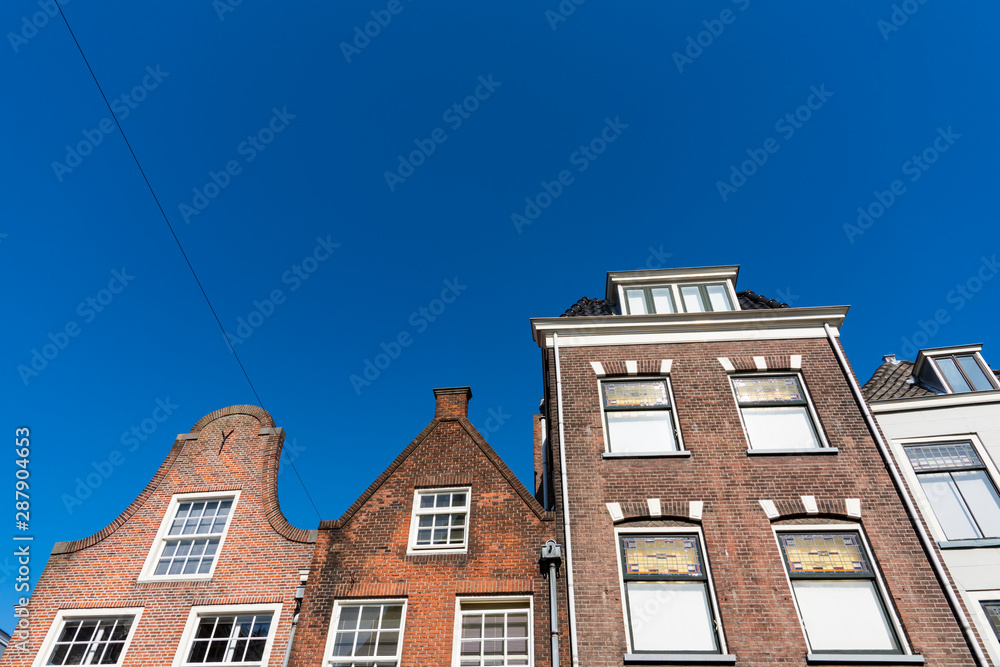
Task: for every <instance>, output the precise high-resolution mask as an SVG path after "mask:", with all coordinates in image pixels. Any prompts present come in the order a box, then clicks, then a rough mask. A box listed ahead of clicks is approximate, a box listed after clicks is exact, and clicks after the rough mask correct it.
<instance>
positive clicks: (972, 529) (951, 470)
mask: <svg viewBox="0 0 1000 667" xmlns="http://www.w3.org/2000/svg"><path fill="white" fill-rule="evenodd" d="M903 451H904V452H906V457H907V459H908V460H909V462H910V467H911V468H912V469H913V472H914V474H915V475H916V477H917V481H918V482H919V483H920V489H921V491H923V494H924V497H925V498H926V499H927V503H928V504H929V505H930V507H931V510H932V511H933V513H934V518H935V519H937V523H938V525H939V526H940V528H941V530H942V532H943V533H944V537H945V539H946V540H949V541H952V540H954V541H958V540H978V539H998V538H1000V494H998V493H997V488H996V485H995V484H994V482H993V480H992V479H991V478H990V474H989V471H988V470H987V467H986V463H985V461H984V460H983V458H982V457H981V456H980V455H979V452H978V451H977V450H976V447H975V445H973V442H972V440H964V441H961V440H960V441H941V442H932V443H922V444H910V445H905V446H904V447H903Z"/></svg>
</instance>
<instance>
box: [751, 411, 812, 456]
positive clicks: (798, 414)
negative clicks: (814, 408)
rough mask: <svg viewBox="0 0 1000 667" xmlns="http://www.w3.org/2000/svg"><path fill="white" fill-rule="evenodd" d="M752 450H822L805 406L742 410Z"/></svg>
mask: <svg viewBox="0 0 1000 667" xmlns="http://www.w3.org/2000/svg"><path fill="white" fill-rule="evenodd" d="M743 421H744V422H745V423H746V426H747V435H748V436H749V438H750V447H751V448H752V449H804V448H807V447H820V446H821V445H820V441H819V437H818V436H817V435H816V429H814V428H813V424H812V418H811V417H810V415H809V411H808V410H807V409H806V406H804V405H798V406H788V407H786V408H743Z"/></svg>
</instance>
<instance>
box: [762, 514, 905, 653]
mask: <svg viewBox="0 0 1000 667" xmlns="http://www.w3.org/2000/svg"><path fill="white" fill-rule="evenodd" d="M792 528H794V530H793V529H792ZM775 534H776V536H777V538H778V547H779V551H780V554H781V559H782V562H783V564H784V565H783V566H784V570H785V574H786V576H787V577H788V580H789V586H790V587H791V589H792V593H793V597H794V598H795V607H796V611H797V613H798V615H799V621H800V622H801V624H802V629H803V632H804V633H805V636H806V642H807V643H808V646H809V652H810V653H812V654H841V653H859V654H902V653H906V654H909V653H910V650H909V648H908V647H907V646H906V645H905V644H904V643H903V642H902V640H901V637H903V632H902V628H901V627H900V625H899V621H898V619H897V618H896V615H895V613H894V612H893V610H892V608H891V606H890V605H889V604H888V603H887V600H888V595H887V593H886V590H885V586H884V584H883V582H882V578H881V575H880V574H879V572H878V569H877V568H876V566H875V563H874V560H873V559H872V557H871V550H870V548H869V546H868V544H867V541H866V540H865V539H864V536H863V534H862V532H861V530H860V527H858V528H854V527H852V526H848V525H844V524H839V525H828V524H824V525H820V526H801V525H797V526H794V527H793V526H787V527H783V526H776V527H775Z"/></svg>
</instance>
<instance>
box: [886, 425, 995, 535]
mask: <svg viewBox="0 0 1000 667" xmlns="http://www.w3.org/2000/svg"><path fill="white" fill-rule="evenodd" d="M958 441H968V442H970V443H972V447H973V449H975V450H976V454H978V455H979V458H980V460H981V461H982V462H983V463H984V464H985V465H986V474H987V476H988V477H989V478H990V481H991V482H993V486H994V487H996V488H997V490H1000V484H998V483H997V482H998V481H1000V470H998V469H997V466H996V464H995V463H994V462H993V458H992V457H991V456H990V454H989V451H988V450H987V449H986V446H985V445H983V441H982V440H980V439H979V436H978V435H977V434H975V433H959V434H955V435H936V436H923V437H919V438H900V439H897V440H893V441H891V442H890V443H889V446H890V447H891V448H892V453H893V455H894V456H895V457H896V460H897V461H898V462H899V467H900V469H901V470H902V471H903V478H904V479H905V480H906V485H907V486H908V487H910V494H911V495H912V496H913V499H914V500H915V501H916V503H917V507H918V508H919V509H920V513H921V514H922V515H923V517H924V521H926V522H927V526H928V527H929V528H930V529H931V535H932V536H933V537H934V540H935V541H936V542H939V543H941V542H949V540H948V536H947V535H946V534H945V532H944V528H943V527H942V526H941V524H940V522H938V518H937V515H936V514H935V513H934V507H933V506H932V505H931V502H930V500H929V499H928V498H927V494H925V493H924V489H923V487H922V486H921V485H920V478H919V475H918V474H917V472H916V471H915V470H914V469H913V465H911V464H910V457H909V456H907V455H906V446H907V445H933V444H935V443H939V442H958ZM987 539H992V538H987ZM964 541H968V542H970V543H971V542H973V541H974V540H959V541H951V542H950V544H959V543H960V542H964Z"/></svg>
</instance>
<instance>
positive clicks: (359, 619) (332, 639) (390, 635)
mask: <svg viewBox="0 0 1000 667" xmlns="http://www.w3.org/2000/svg"><path fill="white" fill-rule="evenodd" d="M405 625H406V600H405V599H403V600H336V601H335V603H334V609H333V619H332V621H331V622H330V632H329V635H328V636H327V640H326V651H325V653H324V656H325V658H324V662H323V664H324V665H327V666H328V667H399V660H400V656H401V655H402V652H403V629H404V626H405Z"/></svg>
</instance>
